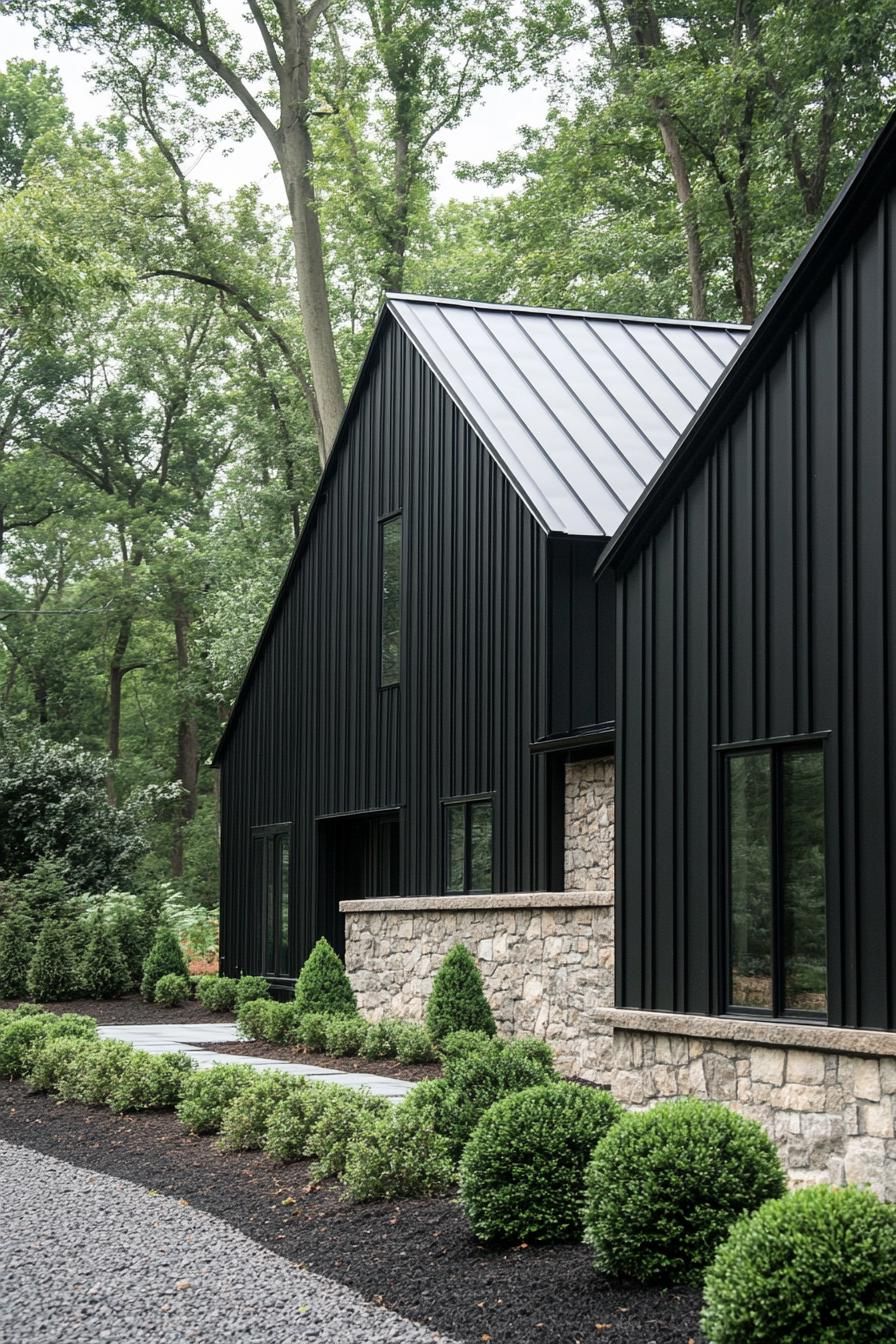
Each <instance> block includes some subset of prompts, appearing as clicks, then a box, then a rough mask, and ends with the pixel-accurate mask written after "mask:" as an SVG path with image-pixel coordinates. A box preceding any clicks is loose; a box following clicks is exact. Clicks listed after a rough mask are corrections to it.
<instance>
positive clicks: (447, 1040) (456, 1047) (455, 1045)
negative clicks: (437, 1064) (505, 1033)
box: [436, 1031, 493, 1060]
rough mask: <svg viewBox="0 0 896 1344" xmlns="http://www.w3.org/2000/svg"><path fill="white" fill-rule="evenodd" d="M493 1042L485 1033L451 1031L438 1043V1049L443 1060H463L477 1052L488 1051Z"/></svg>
mask: <svg viewBox="0 0 896 1344" xmlns="http://www.w3.org/2000/svg"><path fill="white" fill-rule="evenodd" d="M492 1040H493V1037H491V1036H489V1035H488V1033H487V1032H485V1031H449V1032H448V1034H447V1036H443V1037H442V1039H441V1040H440V1041H437V1042H436V1049H437V1050H438V1052H439V1055H440V1057H441V1058H442V1059H445V1060H448V1059H461V1058H462V1057H463V1056H464V1055H471V1054H473V1052H474V1051H476V1050H478V1051H480V1052H481V1051H483V1050H488V1048H489V1045H490V1044H491V1042H492Z"/></svg>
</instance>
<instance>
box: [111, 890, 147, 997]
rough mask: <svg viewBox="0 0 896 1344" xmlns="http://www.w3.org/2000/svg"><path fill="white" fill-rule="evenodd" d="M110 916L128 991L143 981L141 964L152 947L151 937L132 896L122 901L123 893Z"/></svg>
mask: <svg viewBox="0 0 896 1344" xmlns="http://www.w3.org/2000/svg"><path fill="white" fill-rule="evenodd" d="M121 896H122V898H121V899H120V900H119V903H118V904H117V906H116V908H115V909H114V913H113V914H112V917H111V920H112V928H113V929H114V930H115V937H116V938H117V939H118V946H119V947H120V948H121V955H122V956H123V957H124V962H125V965H126V966H127V968H128V989H133V988H134V987H135V986H137V985H139V984H140V981H141V980H142V979H143V963H144V961H145V960H146V958H147V956H148V954H149V949H150V948H151V947H152V935H151V934H150V931H149V930H148V929H147V927H146V924H145V922H144V920H143V919H142V918H141V914H140V907H139V905H138V904H137V901H136V899H135V898H134V897H133V896H130V895H128V897H127V899H126V900H125V899H124V893H122V894H121Z"/></svg>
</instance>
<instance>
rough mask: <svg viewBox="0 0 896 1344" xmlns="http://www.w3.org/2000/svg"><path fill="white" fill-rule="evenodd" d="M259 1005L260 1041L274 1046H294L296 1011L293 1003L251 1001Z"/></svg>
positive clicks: (274, 1000) (272, 1000)
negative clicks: (269, 1042) (268, 1042)
mask: <svg viewBox="0 0 896 1344" xmlns="http://www.w3.org/2000/svg"><path fill="white" fill-rule="evenodd" d="M251 1002H252V1003H260V1004H261V1009H260V1015H261V1034H262V1040H265V1041H271V1042H272V1043H273V1044H274V1045H294V1044H295V1039H296V1009H295V1004H293V1003H280V1002H279V1001H278V1000H277V999H260V1000H259V999H252V1000H251Z"/></svg>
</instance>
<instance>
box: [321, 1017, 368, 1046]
mask: <svg viewBox="0 0 896 1344" xmlns="http://www.w3.org/2000/svg"><path fill="white" fill-rule="evenodd" d="M366 1035H367V1023H366V1022H365V1021H364V1019H363V1017H328V1018H327V1024H326V1029H325V1031H324V1049H325V1050H326V1052H327V1054H328V1055H357V1054H360V1052H361V1050H362V1048H363V1046H364V1037H365V1036H366Z"/></svg>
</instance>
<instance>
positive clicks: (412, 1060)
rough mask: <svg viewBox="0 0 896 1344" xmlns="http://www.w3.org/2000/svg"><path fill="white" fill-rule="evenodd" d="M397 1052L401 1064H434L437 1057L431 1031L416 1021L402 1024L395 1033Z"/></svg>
mask: <svg viewBox="0 0 896 1344" xmlns="http://www.w3.org/2000/svg"><path fill="white" fill-rule="evenodd" d="M395 1053H396V1055H397V1056H398V1060H399V1063H401V1064H432V1063H433V1062H434V1061H435V1060H436V1059H437V1055H436V1051H435V1046H434V1045H433V1041H432V1037H431V1036H430V1034H429V1032H428V1031H427V1030H426V1028H425V1027H418V1026H417V1025H416V1023H414V1022H404V1023H402V1024H400V1026H399V1029H398V1031H397V1032H396V1034H395Z"/></svg>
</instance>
